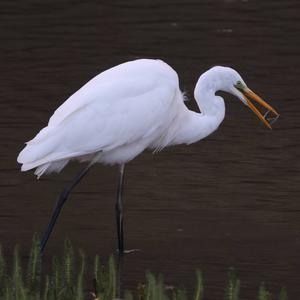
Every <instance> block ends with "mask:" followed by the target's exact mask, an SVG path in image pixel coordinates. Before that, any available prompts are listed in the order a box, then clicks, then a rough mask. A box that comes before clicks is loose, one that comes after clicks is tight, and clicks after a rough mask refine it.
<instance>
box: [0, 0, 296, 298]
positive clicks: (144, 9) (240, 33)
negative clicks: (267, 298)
mask: <svg viewBox="0 0 300 300" xmlns="http://www.w3.org/2000/svg"><path fill="white" fill-rule="evenodd" d="M299 9H300V4H299V3H298V1H292V0H290V1H277V0H274V1H264V2H262V1H251V0H249V1H245V0H244V1H234V0H232V1H229V0H228V1H218V0H215V1H196V0H190V1H179V0H178V1H170V0H165V1H158V0H155V1H143V2H141V1H137V0H132V1H128V2H124V1H114V2H113V3H109V2H108V1H107V3H105V1H98V2H96V1H94V2H92V1H90V2H89V3H88V2H84V1H75V0H74V1H66V0H64V1H43V2H40V1H36V0H32V1H29V0H28V1H23V2H22V3H21V4H20V3H17V2H16V3H15V2H13V1H7V0H3V1H2V2H1V3H0V15H1V18H0V22H1V26H0V34H1V41H2V42H1V47H0V55H1V56H0V57H1V58H0V59H1V72H0V82H1V89H0V93H1V95H0V96H1V101H0V124H1V126H0V137H1V143H0V151H1V152H0V153H1V170H0V185H1V193H0V197H1V202H0V203H1V213H0V224H1V226H0V241H1V243H2V244H4V246H5V247H6V248H7V249H8V250H9V249H11V247H12V245H14V244H15V243H16V242H17V243H19V244H21V245H22V248H23V250H24V251H25V250H27V249H28V248H29V245H30V240H31V237H32V235H33V233H34V232H36V231H38V232H41V231H43V230H44V229H45V227H46V224H47V222H48V218H49V215H50V214H51V211H52V207H53V205H54V203H55V199H56V197H57V194H58V193H59V191H60V190H61V189H62V187H63V186H64V184H65V183H66V182H68V180H69V179H70V178H71V177H72V176H73V174H74V173H76V171H77V170H79V169H80V166H79V165H78V164H71V165H70V166H68V167H67V168H66V169H65V170H64V171H63V173H61V174H60V175H58V176H57V175H52V176H49V177H45V178H42V179H41V180H39V181H36V180H35V178H34V176H33V175H32V173H20V172H19V166H18V165H17V163H16V156H17V154H18V152H19V151H20V150H21V149H22V147H23V143H24V141H27V140H29V139H31V138H32V137H33V136H34V135H35V134H36V132H37V131H38V130H39V129H40V128H42V127H43V126H44V125H45V124H46V123H47V121H48V118H49V117H50V115H51V114H52V113H53V111H54V110H55V108H56V107H57V106H58V105H59V104H61V103H62V102H63V101H64V100H65V99H66V98H67V97H68V96H69V95H70V94H72V93H73V92H74V91H76V90H77V89H78V88H79V87H80V86H81V85H83V84H84V83H85V82H86V81H88V80H89V79H90V78H92V77H93V76H94V75H96V74H97V73H99V72H100V71H102V70H105V69H106V68H108V67H111V66H113V65H116V64H118V63H121V62H124V61H127V60H131V59H134V58H138V57H159V58H161V59H164V60H165V61H166V62H168V63H169V64H170V65H172V66H173V67H174V68H175V69H176V70H177V72H178V73H179V74H180V78H181V87H182V89H183V90H185V91H187V93H188V96H190V97H191V98H192V95H193V87H194V85H195V82H196V80H197V78H198V76H199V75H200V73H202V72H204V71H205V70H207V69H208V68H209V67H210V66H213V65H228V66H232V67H234V68H236V69H237V70H238V71H239V72H240V73H241V75H242V76H243V78H244V79H245V81H246V82H247V83H248V85H249V87H250V88H251V89H253V90H254V91H255V92H257V93H258V94H259V95H261V96H262V97H263V98H265V99H266V100H267V101H268V102H269V103H270V104H271V105H272V106H274V107H275V108H276V109H277V110H278V111H279V112H280V113H281V118H280V119H279V120H278V122H277V123H276V124H275V125H274V130H272V131H271V130H268V129H267V128H265V127H264V126H263V124H261V123H260V121H259V120H258V119H257V118H256V117H255V115H254V114H252V113H251V112H250V111H249V109H247V108H245V107H244V106H243V105H241V104H240V101H237V100H236V99H234V98H233V97H231V96H229V95H225V94H222V95H223V96H224V97H225V98H226V109H227V112H226V118H225V121H224V122H223V124H222V125H221V127H220V128H219V130H218V131H217V132H216V133H214V134H213V135H211V136H210V137H209V138H207V139H206V140H204V141H201V142H199V143H197V144H194V145H190V146H176V147H172V148H169V149H166V150H165V151H163V152H162V153H160V154H158V155H154V156H153V155H152V154H151V153H144V154H143V155H141V156H139V157H138V158H137V159H136V160H134V161H133V162H131V163H130V164H129V165H128V166H127V169H126V189H125V205H126V208H125V209H126V216H125V221H126V223H125V237H126V247H127V248H129V249H132V248H139V249H141V251H139V252H135V253H132V254H129V255H128V256H126V259H125V262H124V272H123V276H124V277H123V282H124V286H125V287H127V288H132V287H135V285H136V284H137V282H138V281H141V280H142V278H143V276H144V270H145V269H150V270H152V271H155V272H162V273H164V274H165V277H166V281H167V282H168V283H170V284H179V285H185V286H186V287H187V288H188V289H191V288H192V286H193V284H194V270H195V268H196V267H200V268H201V269H202V270H203V271H204V276H205V288H206V297H207V298H206V299H208V300H209V299H217V298H221V297H223V291H224V285H225V277H226V272H227V270H228V268H229V267H230V266H234V267H235V268H236V269H237V270H238V273H239V276H240V278H241V280H242V298H243V299H253V298H254V297H255V296H256V293H257V288H258V285H259V283H260V282H261V281H265V282H267V283H268V286H269V287H271V288H272V290H273V292H278V290H279V287H280V286H282V285H285V286H286V287H287V289H288V290H289V291H290V294H291V299H296V298H299V297H300V288H299V282H300V272H299V270H300V263H299V261H300V260H299V258H300V257H299V256H300V254H299V253H300V202H299V180H298V176H297V175H298V173H299V130H300V125H299V121H298V120H299V113H300V109H299V104H298V101H299V99H298V98H299V83H298V80H299V77H300V68H299V67H300V64H299V63H300V60H299V33H300V25H299V14H298V12H299ZM188 106H189V107H190V108H191V109H195V104H194V101H190V102H189V103H188ZM116 181H117V173H116V168H109V167H103V166H100V165H99V166H97V167H95V168H94V169H93V170H92V171H91V173H90V174H89V176H87V177H86V178H85V179H84V180H83V182H82V183H81V184H80V185H79V186H78V187H77V188H76V190H75V191H74V193H73V195H72V197H71V199H70V200H69V202H68V203H67V204H66V207H65V208H64V211H63V214H62V216H61V218H60V219H59V221H58V224H57V226H56V228H55V231H54V233H53V236H52V238H51V240H50V241H49V244H48V248H47V251H46V256H49V257H50V256H51V254H52V253H57V252H59V251H60V249H61V247H62V243H63V240H64V238H65V237H66V236H68V237H70V238H71V239H72V240H73V241H74V244H75V246H76V247H82V248H84V249H85V251H86V253H87V254H88V255H90V256H91V257H92V256H93V255H94V254H95V253H99V254H100V255H101V257H102V259H103V260H106V259H107V257H108V256H109V254H110V253H112V252H113V250H114V249H115V248H116V233H115V222H114V221H115V219H114V201H115V195H116Z"/></svg>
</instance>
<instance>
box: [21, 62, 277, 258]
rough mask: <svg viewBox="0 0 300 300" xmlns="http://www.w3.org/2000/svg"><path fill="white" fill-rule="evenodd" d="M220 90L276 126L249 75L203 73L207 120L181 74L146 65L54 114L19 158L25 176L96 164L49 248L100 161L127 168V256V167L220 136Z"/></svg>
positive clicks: (129, 68)
mask: <svg viewBox="0 0 300 300" xmlns="http://www.w3.org/2000/svg"><path fill="white" fill-rule="evenodd" d="M217 91H224V92H228V93H230V94H232V95H234V96H236V97H237V98H238V99H240V100H241V101H242V103H243V104H245V105H246V106H248V107H249V108H250V109H251V110H252V111H253V112H254V113H255V114H256V115H257V116H258V117H259V118H260V119H261V120H262V121H263V122H264V123H265V125H266V126H268V127H269V128H271V125H270V123H271V122H269V121H270V120H271V119H270V120H269V121H268V120H267V119H266V118H265V117H264V116H263V115H262V114H261V113H260V112H259V110H258V109H257V108H256V107H255V106H254V105H253V103H252V102H250V98H251V99H252V100H254V101H256V102H258V103H259V104H260V105H262V106H263V107H265V108H266V109H267V110H268V112H271V114H273V116H276V118H277V117H278V116H279V115H278V113H277V112H276V110H275V109H274V108H272V107H271V106H270V105H268V104H267V103H266V102H265V101H264V100H262V99H261V98H260V97H258V96H257V95H256V94H254V93H253V92H252V91H251V90H250V89H249V88H248V87H247V86H246V84H245V82H244V81H243V79H242V78H241V76H240V75H239V74H238V73H237V72H236V71H235V70H233V69H231V68H228V67H221V66H216V67H213V68H211V69H210V70H208V71H207V72H205V73H204V74H202V75H201V76H200V78H199V80H198V82H197V84H196V88H195V91H194V97H195V100H196V102H197V104H198V107H199V110H200V113H197V112H194V111H191V110H189V109H188V108H187V107H186V105H185V104H184V100H185V97H184V95H183V93H182V92H181V90H180V88H179V79H178V75H177V73H176V72H175V71H174V70H173V69H172V68H171V67H170V66H169V65H168V64H166V63H165V62H163V61H161V60H153V59H139V60H135V61H130V62H126V63H123V64H120V65H118V66H115V67H113V68H111V69H108V70H106V71H104V72H102V73H100V74H99V75H97V76H96V77H94V78H93V79H92V80H90V81H89V82H88V83H86V84H85V85H84V86H83V87H82V88H80V89H79V90H78V91H77V92H76V93H74V94H73V95H72V96H70V97H69V98H68V99H67V100H66V101H65V102H64V103H63V104H62V105H61V106H60V107H59V108H58V109H57V110H56V111H55V112H54V114H53V116H52V117H51V118H50V120H49V123H48V125H47V126H46V127H45V128H43V129H42V130H41V131H40V132H39V133H38V134H37V135H36V136H35V138H34V139H32V140H31V141H29V142H27V145H26V147H25V148H24V149H23V150H22V151H21V153H20V154H19V156H18V162H19V163H21V164H22V169H21V170H22V171H27V170H30V169H34V168H35V169H36V170H35V174H36V175H37V176H38V178H39V177H40V176H41V175H43V174H46V173H51V172H60V171H61V170H62V169H63V168H64V167H65V166H66V165H67V163H68V162H69V161H70V160H75V159H76V160H79V161H89V164H88V166H87V167H86V168H85V169H84V170H83V171H82V172H81V173H79V174H78V175H77V176H76V177H75V179H74V180H73V181H72V182H71V184H70V185H69V186H68V187H67V188H66V189H64V191H63V192H62V194H61V195H60V198H59V201H58V203H57V205H56V208H55V211H54V213H53V215H52V218H51V222H50V224H49V226H48V229H47V231H46V233H45V235H44V238H43V241H42V245H41V250H43V249H44V247H45V245H46V242H47V240H48V238H49V235H50V233H51V231H52V229H53V226H54V224H55V221H56V218H57V217H58V215H59V212H60V210H61V208H62V206H63V204H64V202H65V201H66V198H67V196H68V195H69V193H70V192H71V190H72V188H73V187H74V186H75V185H76V184H77V183H78V182H79V181H80V179H81V178H82V177H83V176H84V175H85V174H86V173H87V171H88V169H89V168H90V167H91V166H92V165H93V164H94V163H97V162H101V163H104V164H110V165H113V164H118V165H120V181H119V186H118V199H117V203H116V215H117V225H118V249H119V252H121V253H122V252H123V251H124V244H123V209H122V199H121V198H122V197H121V194H122V187H123V176H124V165H125V163H127V162H128V161H130V160H132V159H134V158H135V157H136V156H137V155H139V154H140V153H141V152H143V151H144V150H145V149H151V150H153V151H159V150H161V149H163V148H164V147H166V146H171V145H177V144H191V143H194V142H197V141H199V140H201V139H203V138H205V137H206V136H208V135H209V134H211V133H212V132H214V131H215V130H216V129H217V128H218V127H219V125H220V123H221V122H222V121H223V119H224V115H225V105H224V100H223V98H221V97H220V96H216V95H215V93H216V92H217Z"/></svg>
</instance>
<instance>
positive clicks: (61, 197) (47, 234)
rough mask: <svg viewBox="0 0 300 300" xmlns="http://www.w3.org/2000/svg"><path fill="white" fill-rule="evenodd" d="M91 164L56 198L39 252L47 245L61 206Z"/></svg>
mask: <svg viewBox="0 0 300 300" xmlns="http://www.w3.org/2000/svg"><path fill="white" fill-rule="evenodd" d="M91 166H92V164H91V163H90V164H89V165H88V166H86V167H85V168H84V169H83V170H81V171H80V172H79V173H78V174H77V175H76V176H75V177H74V179H73V180H72V181H71V182H70V183H69V184H67V185H66V186H65V187H64V189H63V191H62V192H61V194H60V195H59V197H58V200H57V203H56V206H55V208H54V210H53V213H52V216H51V219H50V222H49V224H48V227H47V230H46V232H45V233H44V236H43V239H42V241H41V249H40V250H41V252H43V251H44V249H45V246H46V244H47V241H48V239H49V237H50V234H51V232H52V230H53V228H54V225H55V223H56V220H57V218H58V216H59V214H60V211H61V209H62V207H63V205H64V204H65V202H66V200H67V199H68V196H69V195H70V193H71V191H72V190H73V188H74V187H75V186H76V185H77V183H79V182H80V180H81V179H82V178H83V177H84V176H85V175H86V173H87V172H88V170H89V169H90V168H91Z"/></svg>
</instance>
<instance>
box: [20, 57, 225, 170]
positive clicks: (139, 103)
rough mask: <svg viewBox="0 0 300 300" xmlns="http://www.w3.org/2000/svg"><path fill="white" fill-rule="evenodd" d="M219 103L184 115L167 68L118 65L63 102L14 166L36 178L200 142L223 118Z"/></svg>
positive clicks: (145, 63) (157, 63) (145, 62)
mask: <svg viewBox="0 0 300 300" xmlns="http://www.w3.org/2000/svg"><path fill="white" fill-rule="evenodd" d="M219 102H220V108H219V109H218V110H216V111H215V112H214V113H212V114H211V115H210V114H209V112H206V114H205V113H195V112H193V111H190V110H188V109H187V107H186V106H185V104H184V96H183V93H182V92H181V91H180V89H179V80H178V75H177V73H176V72H175V71H174V70H173V69H172V68H171V67H170V66H169V65H167V64H166V63H164V62H163V61H161V60H152V59H140V60H135V61H131V62H127V63H123V64H121V65H118V66H116V67H114V68H111V69H109V70H107V71H104V72H102V73H100V74H99V75H98V76H96V77H94V78H93V79H92V80H90V81H89V82H88V83H86V84H85V85H84V86H83V87H82V88H81V89H79V90H78V91H77V92H76V93H75V94H73V95H72V96H71V97H70V98H69V99H67V101H65V102H64V103H63V104H62V105H61V106H60V107H59V108H58V109H57V110H56V111H55V113H54V114H53V116H52V117H51V118H50V120H49V123H48V126H47V127H45V128H43V129H42V130H41V131H40V132H39V133H38V134H37V136H36V137H35V138H34V139H33V140H31V141H29V142H28V143H27V146H26V148H25V149H24V150H23V151H22V152H21V153H20V155H19V158H18V161H19V162H20V163H22V164H23V166H22V170H23V171H26V170H29V169H32V168H37V169H36V172H35V174H37V175H38V176H41V175H42V174H43V173H49V172H53V171H60V170H61V169H62V168H63V167H64V166H65V165H66V164H67V163H68V162H69V161H70V160H71V159H78V160H81V161H86V160H91V161H93V162H102V163H105V164H122V163H126V162H128V161H130V160H132V159H133V158H134V157H136V156H137V155H138V154H140V153H141V152H143V151H144V150H145V149H146V148H150V149H153V150H160V149H162V148H164V147H166V146H170V145H174V144H181V143H187V144H189V143H193V142H195V141H197V140H199V139H202V138H204V137H205V136H207V135H208V134H210V133H211V132H213V131H214V130H215V129H217V127H218V125H219V124H220V122H221V121H222V120H223V118H224V112H225V108H224V103H223V101H219ZM200 122H201V123H202V124H201V125H200ZM196 125H198V128H199V125H200V128H199V129H200V130H197V126H196Z"/></svg>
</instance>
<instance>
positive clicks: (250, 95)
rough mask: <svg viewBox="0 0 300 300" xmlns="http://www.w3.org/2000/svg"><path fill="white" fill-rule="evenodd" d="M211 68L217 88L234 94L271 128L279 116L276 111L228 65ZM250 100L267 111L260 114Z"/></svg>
mask: <svg viewBox="0 0 300 300" xmlns="http://www.w3.org/2000/svg"><path fill="white" fill-rule="evenodd" d="M211 70H212V71H213V73H214V75H215V76H214V77H215V78H216V79H217V80H216V81H215V83H216V84H217V85H218V86H217V90H222V91H224V92H228V93H230V94H232V95H234V96H236V97H237V98H238V99H240V100H241V101H242V102H243V103H244V104H245V105H246V106H248V107H249V108H250V109H251V110H252V111H253V112H254V113H255V114H256V115H257V116H258V118H259V119H260V120H261V121H262V122H263V123H264V124H265V125H266V126H267V127H268V128H272V127H271V125H272V124H273V123H274V122H275V121H276V120H277V118H278V117H279V114H278V112H277V111H276V110H275V109H274V108H273V107H272V106H270V105H269V104H268V103H267V102H266V101H264V100H263V99H262V98H260V97H259V96H258V95H256V94H255V93H254V92H253V91H251V90H250V89H249V88H248V87H247V85H246V83H245V82H244V80H243V79H242V77H241V76H240V74H239V73H238V72H237V71H235V70H234V69H232V68H228V67H214V68H212V69H211ZM252 101H253V102H256V103H258V104H259V105H261V106H262V107H264V108H266V109H267V112H266V113H265V114H262V113H261V112H260V111H259V110H258V109H257V108H256V106H255V105H254V104H253V102H252Z"/></svg>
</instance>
